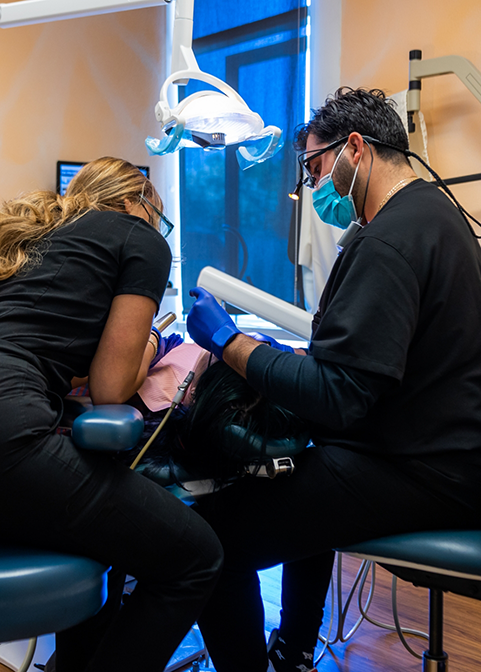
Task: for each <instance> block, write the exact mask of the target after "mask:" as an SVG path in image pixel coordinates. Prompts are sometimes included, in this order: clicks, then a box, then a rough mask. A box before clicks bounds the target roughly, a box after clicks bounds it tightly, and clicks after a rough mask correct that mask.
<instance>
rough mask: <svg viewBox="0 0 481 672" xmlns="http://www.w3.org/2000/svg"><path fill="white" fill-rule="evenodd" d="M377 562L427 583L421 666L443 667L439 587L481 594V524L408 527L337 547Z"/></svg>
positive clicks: (440, 670)
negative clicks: (425, 641)
mask: <svg viewBox="0 0 481 672" xmlns="http://www.w3.org/2000/svg"><path fill="white" fill-rule="evenodd" d="M337 550H338V551H340V552H342V553H347V554H348V555H352V556H354V557H357V558H361V559H363V560H370V561H373V562H377V563H379V564H380V565H382V566H383V567H384V568H385V569H387V570H388V571H390V572H391V573H392V574H394V575H395V576H397V577H399V578H401V579H403V580H405V581H409V582H411V583H413V584H414V585H415V586H421V587H423V588H428V589H429V647H428V649H427V650H426V651H425V652H424V654H423V656H422V658H423V668H422V669H423V672H447V670H448V655H447V653H445V652H444V650H443V593H444V592H452V593H455V594H457V595H465V596H467V597H472V598H474V599H477V600H481V530H438V531H435V532H412V533H410V534H399V535H395V536H391V537H383V538H381V539H372V540H371V541H365V542H362V543H359V544H354V545H352V546H349V547H347V548H340V549H337Z"/></svg>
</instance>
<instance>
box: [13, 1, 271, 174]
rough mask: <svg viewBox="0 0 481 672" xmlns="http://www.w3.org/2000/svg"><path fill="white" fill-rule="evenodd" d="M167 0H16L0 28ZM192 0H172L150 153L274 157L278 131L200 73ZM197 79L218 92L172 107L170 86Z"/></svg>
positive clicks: (252, 160) (244, 164)
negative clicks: (167, 63)
mask: <svg viewBox="0 0 481 672" xmlns="http://www.w3.org/2000/svg"><path fill="white" fill-rule="evenodd" d="M170 2H172V0H17V1H16V2H9V3H4V2H2V3H0V28H13V27H17V26H26V25H31V24H36V23H45V22H49V21H59V20H62V19H73V18H80V17H84V16H92V15H95V14H108V13H111V12H119V11H124V10H129V9H141V8H145V7H154V6H159V5H165V4H170ZM193 17H194V0H175V20H174V36H173V44H172V66H171V72H172V74H171V75H170V77H168V78H167V80H166V81H165V82H164V85H163V86H162V89H161V91H160V99H159V102H158V103H157V105H156V107H155V116H156V118H157V121H159V122H160V124H161V127H162V137H161V138H160V139H156V138H147V140H146V141H145V142H146V145H147V149H148V150H149V153H150V154H169V153H171V152H175V151H177V150H179V149H182V148H183V147H201V148H203V149H207V150H219V149H224V148H225V147H226V146H228V145H238V149H237V159H238V161H239V164H240V166H241V168H242V169H244V170H245V169H246V168H249V167H250V166H253V165H254V164H256V163H261V162H262V161H265V160H266V159H269V158H271V156H274V154H276V153H277V152H278V151H279V150H280V149H281V147H282V145H283V140H282V131H281V130H280V129H279V128H277V127H276V126H267V127H264V122H263V121H262V119H261V117H260V116H259V115H258V114H257V113H256V112H253V111H252V110H250V109H249V107H248V105H247V104H246V102H245V101H244V100H243V99H242V98H241V96H240V95H239V94H238V93H237V92H236V91H234V89H233V88H231V87H230V86H228V84H226V83H225V82H223V81H222V80H220V79H218V78H217V77H214V76H213V75H209V74H207V73H205V72H202V71H201V70H200V68H199V66H198V64H197V61H196V59H195V56H194V52H193V51H192V28H193ZM190 79H197V80H200V81H202V82H205V83H206V84H209V85H211V86H213V87H214V88H215V89H217V91H210V90H208V91H200V92H197V93H193V94H192V95H190V96H188V97H187V98H185V100H183V101H181V102H180V103H179V104H178V105H176V106H174V107H173V108H172V109H171V107H170V105H169V102H168V98H167V93H168V89H169V86H170V85H171V84H173V85H177V86H178V85H185V84H187V83H188V82H189V80H190Z"/></svg>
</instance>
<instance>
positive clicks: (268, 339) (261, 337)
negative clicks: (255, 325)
mask: <svg viewBox="0 0 481 672" xmlns="http://www.w3.org/2000/svg"><path fill="white" fill-rule="evenodd" d="M246 336H250V337H251V338H253V339H254V340H255V341H259V343H266V344H267V345H270V346H271V348H274V349H275V350H282V351H283V352H294V348H291V346H290V345H282V343H279V342H278V341H276V339H275V338H272V336H266V335H265V334H260V333H259V332H258V331H251V332H249V333H248V334H246Z"/></svg>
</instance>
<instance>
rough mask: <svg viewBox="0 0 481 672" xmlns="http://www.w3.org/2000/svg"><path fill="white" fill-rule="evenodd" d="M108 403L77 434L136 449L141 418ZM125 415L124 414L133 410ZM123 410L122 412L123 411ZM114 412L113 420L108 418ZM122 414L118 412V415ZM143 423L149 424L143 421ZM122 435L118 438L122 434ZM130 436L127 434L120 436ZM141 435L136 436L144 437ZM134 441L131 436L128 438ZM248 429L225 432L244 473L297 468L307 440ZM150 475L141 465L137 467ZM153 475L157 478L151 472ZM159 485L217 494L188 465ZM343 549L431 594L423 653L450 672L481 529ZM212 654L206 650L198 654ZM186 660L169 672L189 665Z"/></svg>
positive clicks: (433, 671)
mask: <svg viewBox="0 0 481 672" xmlns="http://www.w3.org/2000/svg"><path fill="white" fill-rule="evenodd" d="M111 408H112V410H111V411H109V410H108V407H106V406H101V407H96V408H93V409H90V410H88V412H85V411H82V414H81V415H80V416H79V417H78V418H77V419H76V420H75V421H74V423H73V429H72V436H73V439H74V441H75V442H76V444H77V445H78V446H79V447H82V448H86V449H91V447H92V446H95V447H96V448H97V449H99V448H101V449H103V450H105V449H108V450H115V451H118V450H119V445H121V444H124V443H130V445H133V444H132V441H133V440H134V438H135V437H134V434H129V431H131V430H129V429H128V428H129V425H130V423H134V424H135V421H136V420H135V418H136V417H137V415H136V414H138V415H139V416H141V414H140V413H139V412H138V411H136V409H133V408H130V407H111ZM129 408H130V411H128V410H125V409H129ZM119 409H120V410H119ZM109 413H111V414H112V415H109ZM116 414H118V415H117V416H116ZM142 424H143V423H142ZM115 428H117V431H118V432H120V433H119V434H116V430H115ZM122 432H123V435H121V434H122ZM140 433H141V430H140V432H139V433H135V436H136V437H137V438H136V439H135V441H134V442H136V441H137V440H138V439H139V438H140ZM127 437H128V438H127ZM245 438H246V430H245V429H244V428H242V427H240V426H237V425H232V426H231V427H229V428H228V430H226V441H228V442H229V443H230V445H231V446H234V447H235V446H236V442H238V446H239V447H238V449H237V450H236V449H234V452H235V453H236V454H237V457H238V474H237V478H238V477H239V476H240V477H242V476H264V477H269V478H274V477H276V476H277V475H278V474H290V473H292V471H293V469H294V463H293V459H292V458H293V457H295V455H296V454H298V453H300V452H301V451H302V450H304V449H305V448H306V446H307V444H308V435H307V434H302V435H300V436H299V437H297V438H295V439H292V438H290V439H283V440H268V441H265V440H263V439H262V438H261V437H259V436H257V435H253V436H250V437H249V440H248V442H247V443H246V441H245ZM136 470H137V471H139V472H142V471H143V465H142V463H141V464H139V465H138V467H137V468H136ZM149 477H151V478H152V474H150V475H149ZM153 480H155V481H156V482H157V483H159V484H160V485H162V486H163V487H166V488H167V489H168V490H170V491H171V492H173V494H175V495H176V496H177V497H179V498H180V499H182V500H183V501H184V502H185V503H186V504H191V503H192V502H193V501H195V499H196V498H198V497H199V496H203V495H205V494H207V493H209V492H211V491H212V488H213V481H212V480H211V479H206V478H205V474H192V473H189V472H188V471H186V470H185V469H184V468H183V466H182V465H170V466H163V467H161V468H159V470H158V472H157V473H156V474H154V477H153ZM337 550H338V551H339V552H342V553H346V554H349V555H352V556H354V557H358V558H361V559H363V560H368V561H372V562H377V563H379V564H380V565H382V566H383V567H385V568H386V569H388V570H389V571H390V572H391V573H392V574H394V575H395V576H396V577H399V578H401V579H403V580H406V581H410V582H412V583H413V584H414V585H415V586H421V587H425V588H428V589H429V607H430V609H429V646H428V649H427V650H426V651H425V652H424V655H423V668H422V669H423V672H447V670H448V656H447V654H446V653H445V652H444V650H443V593H444V592H452V593H455V594H458V595H465V596H468V597H472V598H474V599H480V600H481V530H457V531H456V530H455V531H444V530H442V531H435V532H415V533H410V534H402V535H395V536H391V537H384V538H381V539H373V540H371V541H367V542H362V543H359V544H355V545H353V546H349V547H347V548H341V549H337ZM201 655H204V656H205V657H207V652H206V651H205V649H201V650H200V651H199V652H198V653H197V657H198V658H200V657H201ZM194 659H195V656H193V657H190V659H189V660H186V659H184V660H183V661H181V662H180V663H179V664H178V665H176V666H169V668H167V669H168V670H169V672H173V671H174V670H176V669H179V667H181V666H185V665H186V664H187V663H188V662H191V661H192V660H194Z"/></svg>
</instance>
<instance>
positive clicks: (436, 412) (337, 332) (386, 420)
mask: <svg viewBox="0 0 481 672" xmlns="http://www.w3.org/2000/svg"><path fill="white" fill-rule="evenodd" d="M257 350H260V348H258V349H257ZM257 350H256V351H254V353H253V355H251V357H250V359H249V362H248V379H249V380H250V381H251V382H253V383H254V384H255V385H257V386H258V387H261V388H262V391H263V392H264V393H266V394H269V393H270V392H269V390H270V391H273V390H275V389H277V392H276V395H277V396H276V401H277V402H278V403H284V405H285V406H286V407H287V408H289V396H291V397H292V394H293V385H294V381H295V386H296V390H298V395H299V396H300V397H302V395H305V397H304V398H305V399H306V407H307V405H308V404H307V400H308V399H309V400H311V398H312V389H313V387H312V384H311V385H309V384H307V383H308V381H309V377H308V376H307V375H304V373H303V371H304V369H305V370H306V371H307V370H308V369H309V370H310V371H311V369H312V366H311V367H308V366H304V367H303V364H302V361H301V359H302V358H300V357H299V358H298V359H296V360H295V361H294V360H292V362H288V361H287V360H286V364H288V366H289V376H290V378H291V381H293V382H291V386H290V389H289V388H288V386H287V381H283V380H282V378H283V377H282V373H281V372H280V367H279V368H277V377H278V380H275V376H274V375H272V371H273V370H274V368H276V367H275V362H274V358H275V357H276V355H275V354H274V353H265V354H264V355H263V354H262V352H257ZM281 354H282V353H281ZM309 355H310V356H311V357H312V358H314V362H313V361H312V360H311V362H310V364H314V363H317V365H318V366H320V367H321V368H322V367H324V368H325V372H327V373H326V375H325V378H324V380H323V387H324V388H325V387H326V386H327V387H328V388H329V385H331V386H332V389H331V392H332V395H333V396H334V395H335V394H337V395H340V396H341V397H342V386H343V385H346V386H351V387H350V391H351V395H350V396H351V397H352V389H351V388H352V387H353V385H359V396H361V395H362V394H365V392H363V390H365V388H367V387H369V381H372V387H371V389H372V390H374V391H375V390H376V387H377V390H382V391H381V393H380V396H379V397H376V394H373V401H372V403H371V405H370V407H369V408H368V409H366V410H365V411H364V413H363V415H362V417H358V418H356V419H354V421H353V422H351V423H350V424H348V426H346V427H343V428H341V429H339V427H335V426H332V425H331V423H330V418H329V414H328V413H326V408H325V400H326V398H327V399H328V400H329V397H330V391H329V389H328V390H327V393H326V392H325V390H324V392H325V395H324V397H323V398H324V402H323V404H321V403H319V404H318V417H317V418H315V420H317V422H316V421H315V422H314V423H313V436H314V438H315V440H316V442H318V443H323V444H330V445H339V446H342V447H345V448H349V449H352V450H356V451H367V452H376V453H382V454H391V455H401V454H427V453H435V452H446V451H451V450H459V449H461V450H463V449H466V450H469V449H479V448H480V447H481V251H480V247H479V244H478V241H477V240H476V239H475V238H474V236H473V235H472V233H471V232H470V231H469V228H468V226H467V224H466V222H465V221H464V219H463V218H462V216H461V215H460V213H459V211H458V210H457V208H455V206H454V205H453V204H452V203H451V202H450V201H449V199H448V198H447V197H446V196H445V195H444V194H443V193H442V192H441V191H440V190H439V189H438V188H437V187H436V186H434V185H433V184H429V183H427V182H424V181H423V180H418V181H416V182H413V183H411V184H410V185H408V186H407V187H405V188H404V189H402V190H401V191H400V192H398V193H397V194H395V196H393V197H392V198H391V200H390V201H388V203H387V204H386V205H385V206H384V208H383V209H382V210H381V211H380V212H379V213H378V214H377V215H376V216H375V217H374V219H373V220H372V221H371V222H370V223H369V224H368V225H367V226H366V227H365V228H364V229H363V230H362V231H361V232H360V233H359V234H358V235H357V237H356V238H355V239H354V240H353V242H352V243H351V244H350V245H348V246H347V247H346V248H345V249H344V251H343V252H342V253H341V255H340V256H339V257H338V259H337V261H336V263H335V265H334V267H333V270H332V272H331V274H330V277H329V280H328V282H327V285H326V288H325V290H324V292H323V295H322V297H321V301H320V305H319V310H318V312H317V313H316V315H315V316H314V319H313V330H312V341H311V344H310V348H309ZM305 364H307V362H306V363H305ZM333 370H335V371H339V370H341V371H342V370H343V371H344V372H345V373H346V375H345V376H344V377H343V378H342V377H341V378H340V377H339V376H338V375H337V376H334V377H333V375H332V371H333ZM269 371H271V375H269ZM349 372H352V374H353V377H352V378H351V377H350V376H349ZM311 374H312V371H311ZM303 378H304V380H305V381H306V384H304V385H303V384H302V379H303ZM310 380H311V383H312V378H311V379H310ZM353 380H354V382H353ZM379 381H385V382H384V383H383V384H380V383H379ZM389 381H391V382H390V384H389ZM282 384H285V390H286V392H285V394H284V397H285V398H284V399H282V400H281V399H280V398H279V391H278V390H279V389H280V387H281V385H282ZM334 386H336V389H334ZM348 398H349V395H346V400H347V399H348ZM309 403H311V402H309ZM350 410H351V409H350V408H349V405H348V403H346V406H345V409H344V412H345V414H346V416H348V415H349V413H350ZM309 419H311V420H312V419H313V418H312V413H311V414H310V418H309Z"/></svg>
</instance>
